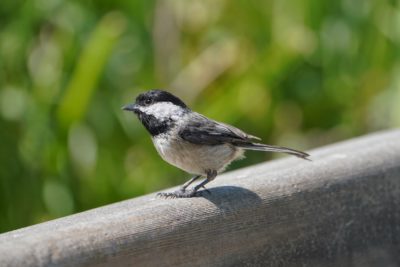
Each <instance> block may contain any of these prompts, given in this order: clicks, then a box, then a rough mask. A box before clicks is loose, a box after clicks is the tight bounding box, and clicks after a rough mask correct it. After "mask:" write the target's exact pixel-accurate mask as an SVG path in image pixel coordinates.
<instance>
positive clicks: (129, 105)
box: [122, 104, 139, 113]
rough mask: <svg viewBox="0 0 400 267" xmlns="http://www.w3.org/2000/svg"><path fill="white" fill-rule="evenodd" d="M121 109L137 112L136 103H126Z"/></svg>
mask: <svg viewBox="0 0 400 267" xmlns="http://www.w3.org/2000/svg"><path fill="white" fill-rule="evenodd" d="M122 109H123V110H127V111H133V112H135V113H138V111H139V108H138V105H136V104H128V105H125V106H123V107H122Z"/></svg>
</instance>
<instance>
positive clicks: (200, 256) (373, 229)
mask: <svg viewBox="0 0 400 267" xmlns="http://www.w3.org/2000/svg"><path fill="white" fill-rule="evenodd" d="M310 153H311V155H312V160H313V161H312V162H308V161H304V160H300V159H297V158H294V157H286V158H284V159H280V160H276V161H272V162H269V163H265V164H261V165H257V166H252V167H249V168H245V169H242V170H239V171H235V172H231V173H227V174H225V175H221V176H219V177H218V178H217V179H216V180H215V181H213V182H212V183H210V188H209V189H210V191H211V192H212V194H211V195H208V194H206V193H205V194H204V197H198V198H193V199H160V198H157V197H155V194H150V195H147V196H143V197H139V198H136V199H131V200H127V201H124V202H120V203H116V204H113V205H109V206H105V207H101V208H98V209H94V210H90V211H87V212H83V213H80V214H76V215H72V216H68V217H65V218H61V219H58V220H54V221H50V222H46V223H42V224H38V225H34V226H31V227H27V228H23V229H19V230H16V231H12V232H8V233H5V234H2V235H0V266H109V265H112V266H127V265H128V266H363V267H365V266H400V244H399V241H400V131H399V130H392V131H388V132H382V133H377V134H372V135H369V136H365V137H362V138H358V139H353V140H350V141H347V142H343V143H339V144H335V145H331V146H327V147H323V148H320V149H316V150H313V151H311V152H310ZM144 179H145V178H144Z"/></svg>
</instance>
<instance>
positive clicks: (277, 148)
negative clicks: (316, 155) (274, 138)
mask: <svg viewBox="0 0 400 267" xmlns="http://www.w3.org/2000/svg"><path fill="white" fill-rule="evenodd" d="M237 146H238V147H241V148H243V149H248V150H257V151H265V152H280V153H287V154H290V155H293V156H296V157H299V158H302V159H306V160H310V159H308V157H309V156H310V155H309V154H307V153H305V152H302V151H299V150H295V149H292V148H287V147H282V146H271V145H265V144H260V143H246V144H237Z"/></svg>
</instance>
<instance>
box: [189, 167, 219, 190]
mask: <svg viewBox="0 0 400 267" xmlns="http://www.w3.org/2000/svg"><path fill="white" fill-rule="evenodd" d="M217 174H218V173H217V171H211V170H209V171H207V178H206V179H204V181H202V182H201V183H199V184H198V185H196V186H195V187H194V189H193V191H194V194H196V192H197V191H198V190H199V189H200V188H201V187H203V188H204V189H205V190H206V191H207V192H208V193H209V194H211V192H210V191H208V189H207V188H206V187H205V185H206V184H208V183H209V182H211V181H212V180H214V179H215V177H217Z"/></svg>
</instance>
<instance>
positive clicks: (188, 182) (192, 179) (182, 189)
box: [180, 175, 201, 191]
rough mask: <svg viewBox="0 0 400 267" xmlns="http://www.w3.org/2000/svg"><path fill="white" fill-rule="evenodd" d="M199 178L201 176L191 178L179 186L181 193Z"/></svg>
mask: <svg viewBox="0 0 400 267" xmlns="http://www.w3.org/2000/svg"><path fill="white" fill-rule="evenodd" d="M200 177H201V175H196V176H193V177H192V178H191V179H190V180H189V181H187V182H186V183H184V184H183V185H182V186H181V188H180V189H181V191H185V190H186V188H187V187H188V186H189V185H191V184H192V183H193V182H194V181H196V180H197V179H199V178H200Z"/></svg>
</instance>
